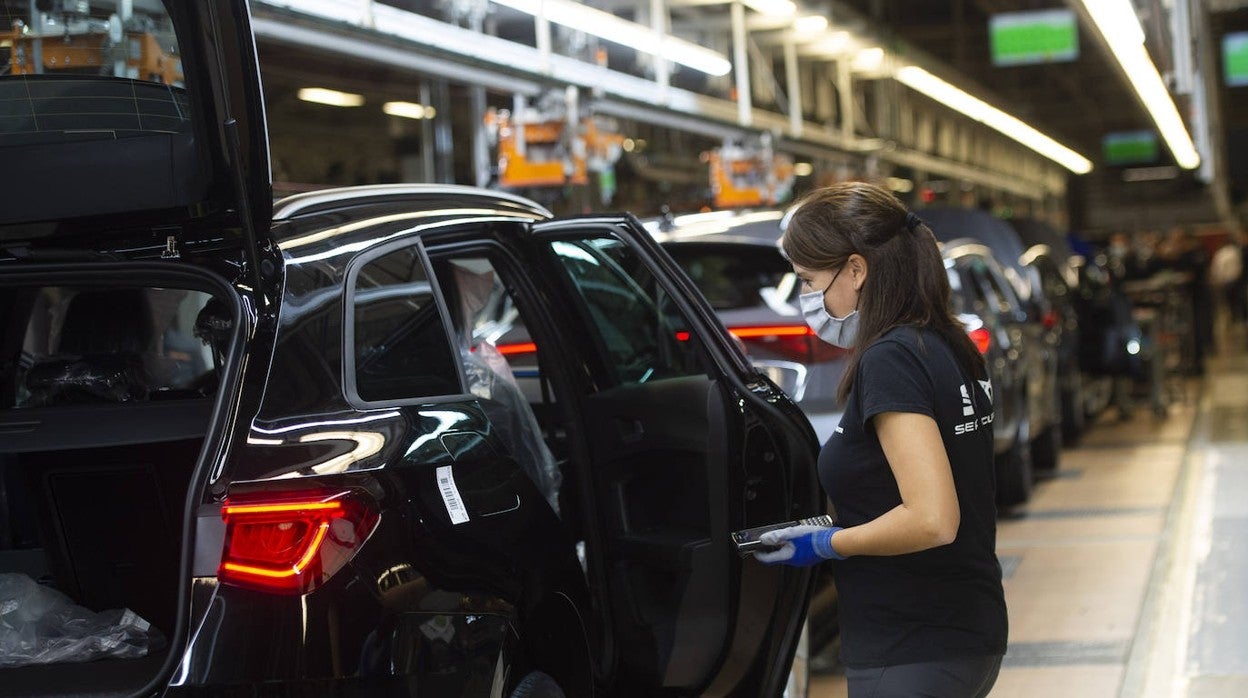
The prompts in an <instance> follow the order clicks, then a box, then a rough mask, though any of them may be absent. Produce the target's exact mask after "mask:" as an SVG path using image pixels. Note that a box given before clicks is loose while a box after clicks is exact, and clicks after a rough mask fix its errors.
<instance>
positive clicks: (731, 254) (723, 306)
mask: <svg viewBox="0 0 1248 698" xmlns="http://www.w3.org/2000/svg"><path fill="white" fill-rule="evenodd" d="M666 249H667V252H668V253H669V254H670V255H671V256H672V258H673V259H675V260H676V263H677V264H679V265H680V266H681V268H683V269H684V270H685V273H687V274H688V275H689V278H691V279H693V283H695V284H697V286H698V290H700V291H701V292H702V295H704V296H706V300H707V301H709V302H710V304H711V307H712V308H714V309H715V310H740V309H744V308H757V307H763V306H766V305H767V302H766V301H767V299H766V298H765V297H764V294H768V293H770V294H771V295H772V297H773V298H775V297H779V298H780V299H782V300H787V299H788V297H789V295H790V294H791V293H792V292H793V291H795V290H796V288H797V284H796V283H794V282H793V280H794V279H795V278H796V277H795V275H794V274H793V267H792V265H790V264H789V263H788V262H786V261H785V259H784V257H782V256H781V255H780V252H779V251H778V250H776V249H775V248H767V247H764V246H762V245H722V244H706V245H702V244H697V243H677V244H671V245H667V246H666ZM768 289H771V290H770V291H769V290H768ZM781 294H783V295H781Z"/></svg>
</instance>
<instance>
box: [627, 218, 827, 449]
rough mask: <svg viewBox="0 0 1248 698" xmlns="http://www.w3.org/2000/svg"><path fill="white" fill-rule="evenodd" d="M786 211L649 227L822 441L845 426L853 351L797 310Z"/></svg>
mask: <svg viewBox="0 0 1248 698" xmlns="http://www.w3.org/2000/svg"><path fill="white" fill-rule="evenodd" d="M782 216H783V212H782V211H777V210H758V211H749V210H745V211H715V212H712V213H703V214H690V215H682V216H675V217H672V218H671V219H667V220H659V221H647V222H646V227H647V228H648V229H650V231H651V234H653V235H654V236H655V238H656V239H657V240H659V241H660V242H661V243H662V245H663V247H664V248H665V249H666V250H667V252H668V254H670V255H671V256H672V258H673V259H675V260H676V263H677V264H679V265H680V266H681V267H682V268H683V269H684V270H685V272H686V273H687V274H688V275H689V278H691V279H692V280H693V282H694V283H695V284H696V285H697V286H698V289H699V290H700V291H701V292H702V294H703V295H704V296H705V297H706V299H707V301H708V302H709V303H710V304H711V307H712V308H714V309H715V313H716V314H717V315H718V316H719V319H720V320H721V321H722V322H723V323H724V326H725V327H727V328H728V331H729V332H730V333H732V335H733V336H734V337H736V338H738V339H739V340H740V341H741V343H742V344H743V345H744V346H745V348H746V352H747V353H748V354H749V356H750V360H751V362H753V364H754V365H755V366H756V367H757V368H759V370H761V371H763V372H764V373H766V374H767V375H768V376H769V377H770V378H771V379H772V380H774V381H775V382H776V384H777V385H779V386H780V387H781V389H783V390H784V391H785V392H786V393H788V394H789V396H790V397H792V398H793V400H794V401H795V402H797V404H798V406H799V407H801V408H802V411H803V412H805V413H806V416H807V417H809V418H810V421H811V425H812V426H814V428H815V434H816V435H817V436H818V437H819V441H820V442H821V443H822V442H825V441H827V439H828V438H829V437H830V436H831V435H832V432H833V430H834V429H835V428H836V425H837V424H838V423H840V421H841V414H842V413H843V411H844V406H843V405H842V404H841V402H840V400H839V399H838V398H837V394H836V393H837V388H838V386H839V385H840V382H841V377H842V375H843V374H844V373H845V366H846V364H847V363H848V361H849V352H848V351H847V350H845V349H841V348H839V347H834V346H832V345H831V344H828V343H827V342H825V341H823V340H821V339H819V338H818V337H817V336H816V335H815V333H814V331H813V330H811V329H810V327H809V326H807V324H806V320H805V319H804V318H803V317H802V313H801V310H800V308H799V306H798V302H797V298H798V296H799V295H801V282H800V281H799V280H798V278H797V275H796V274H794V273H793V265H792V264H790V263H789V262H788V260H786V259H785V258H784V255H782V254H781V253H780V249H779V247H778V246H777V241H778V240H779V238H780V232H781V231H780V220H781V217H782Z"/></svg>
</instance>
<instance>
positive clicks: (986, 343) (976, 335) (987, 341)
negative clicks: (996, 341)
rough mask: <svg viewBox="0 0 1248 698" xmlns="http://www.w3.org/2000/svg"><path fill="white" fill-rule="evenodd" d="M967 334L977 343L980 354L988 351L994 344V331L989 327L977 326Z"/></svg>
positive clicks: (976, 346)
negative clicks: (989, 329) (990, 330)
mask: <svg viewBox="0 0 1248 698" xmlns="http://www.w3.org/2000/svg"><path fill="white" fill-rule="evenodd" d="M966 335H967V336H968V337H970V338H971V342H973V343H974V344H975V348H976V349H978V350H979V353H980V354H987V353H988V347H990V346H992V333H990V332H989V331H988V329H987V328H984V327H977V328H975V329H973V330H971V331H970V332H967V333H966Z"/></svg>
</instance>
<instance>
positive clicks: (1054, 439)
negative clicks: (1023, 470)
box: [1031, 424, 1062, 477]
mask: <svg viewBox="0 0 1248 698" xmlns="http://www.w3.org/2000/svg"><path fill="white" fill-rule="evenodd" d="M1061 454H1062V430H1061V427H1060V426H1059V425H1057V424H1050V425H1049V426H1048V427H1047V428H1046V429H1045V430H1044V431H1042V432H1040V435H1039V436H1037V437H1036V438H1035V439H1033V440H1032V442H1031V466H1032V468H1033V469H1034V471H1035V474H1036V475H1039V476H1040V477H1053V476H1054V475H1057V471H1058V469H1059V468H1060V467H1061Z"/></svg>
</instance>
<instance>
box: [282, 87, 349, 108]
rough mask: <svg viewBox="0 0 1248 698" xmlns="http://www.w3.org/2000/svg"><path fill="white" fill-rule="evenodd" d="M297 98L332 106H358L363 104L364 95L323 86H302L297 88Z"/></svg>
mask: <svg viewBox="0 0 1248 698" xmlns="http://www.w3.org/2000/svg"><path fill="white" fill-rule="evenodd" d="M298 94H299V99H302V100H303V101H305V102H316V103H317V104H328V105H330V106H332V107H358V106H360V105H362V104H364V96H363V95H357V94H352V93H350V92H339V91H338V90H327V89H325V88H324V87H304V88H300V90H299V93H298Z"/></svg>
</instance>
